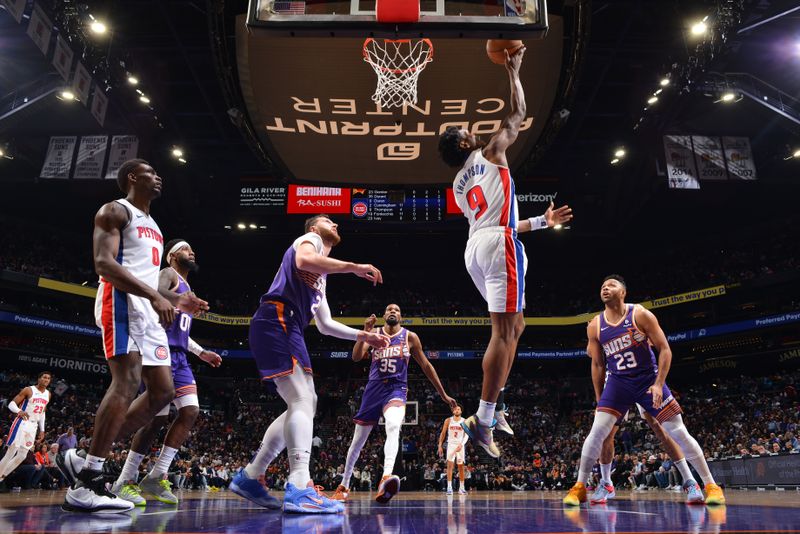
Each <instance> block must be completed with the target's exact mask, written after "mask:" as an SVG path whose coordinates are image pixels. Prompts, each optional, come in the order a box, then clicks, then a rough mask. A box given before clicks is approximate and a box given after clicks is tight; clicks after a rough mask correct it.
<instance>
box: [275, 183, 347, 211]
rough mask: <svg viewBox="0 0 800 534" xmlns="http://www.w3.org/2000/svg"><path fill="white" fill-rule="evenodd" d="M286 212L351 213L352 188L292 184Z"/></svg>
mask: <svg viewBox="0 0 800 534" xmlns="http://www.w3.org/2000/svg"><path fill="white" fill-rule="evenodd" d="M286 213H350V189H349V188H346V187H319V186H308V185H291V184H290V185H289V200H288V202H287V204H286Z"/></svg>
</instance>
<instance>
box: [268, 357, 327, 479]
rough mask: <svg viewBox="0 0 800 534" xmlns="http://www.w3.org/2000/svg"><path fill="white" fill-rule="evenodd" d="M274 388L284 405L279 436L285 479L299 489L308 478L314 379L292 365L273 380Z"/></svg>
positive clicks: (315, 401) (312, 421)
mask: <svg viewBox="0 0 800 534" xmlns="http://www.w3.org/2000/svg"><path fill="white" fill-rule="evenodd" d="M275 387H276V388H277V390H278V394H279V395H280V396H281V398H283V400H284V401H286V406H287V409H286V422H285V423H284V425H283V437H284V439H285V440H286V449H287V451H288V453H289V478H288V482H289V483H290V484H292V485H294V486H295V487H297V488H300V489H303V488H305V487H306V486H307V485H308V483H309V482H310V481H311V473H310V472H309V470H308V463H309V460H310V458H311V441H312V440H313V439H314V412H315V408H316V405H317V394H316V392H315V391H314V378H313V377H312V376H311V375H309V374H306V372H305V371H304V370H303V369H302V368H301V367H300V366H299V365H298V364H295V366H294V369H293V372H292V374H290V375H287V376H282V377H279V378H276V379H275Z"/></svg>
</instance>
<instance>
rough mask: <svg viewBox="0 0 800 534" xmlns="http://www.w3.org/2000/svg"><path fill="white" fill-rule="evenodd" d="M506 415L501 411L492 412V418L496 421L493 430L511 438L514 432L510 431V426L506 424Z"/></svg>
mask: <svg viewBox="0 0 800 534" xmlns="http://www.w3.org/2000/svg"><path fill="white" fill-rule="evenodd" d="M507 415H508V414H507V413H506V412H505V411H503V410H498V411H496V412H494V418H495V420H496V421H497V424H496V425H495V427H494V429H495V430H499V431H500V432H505V433H506V434H508V435H509V436H513V435H514V431H513V430H512V429H511V425H509V424H508V420H507V419H506V416H507Z"/></svg>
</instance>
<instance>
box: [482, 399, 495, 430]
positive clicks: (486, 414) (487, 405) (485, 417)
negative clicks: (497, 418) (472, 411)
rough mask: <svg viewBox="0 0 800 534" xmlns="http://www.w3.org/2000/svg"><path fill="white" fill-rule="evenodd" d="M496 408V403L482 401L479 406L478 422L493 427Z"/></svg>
mask: <svg viewBox="0 0 800 534" xmlns="http://www.w3.org/2000/svg"><path fill="white" fill-rule="evenodd" d="M496 406H497V405H496V403H494V402H486V401H485V400H483V399H481V403H480V405H478V422H479V423H480V424H482V425H484V426H491V424H492V421H494V409H495V407H496Z"/></svg>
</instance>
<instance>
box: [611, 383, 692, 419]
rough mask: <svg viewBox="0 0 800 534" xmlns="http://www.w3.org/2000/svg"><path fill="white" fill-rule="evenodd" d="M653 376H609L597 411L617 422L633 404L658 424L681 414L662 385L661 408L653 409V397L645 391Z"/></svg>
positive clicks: (670, 393) (674, 401)
mask: <svg viewBox="0 0 800 534" xmlns="http://www.w3.org/2000/svg"><path fill="white" fill-rule="evenodd" d="M654 380H655V375H650V374H645V375H641V376H620V375H615V374H611V375H610V376H609V377H608V380H607V381H606V386H605V388H604V389H603V394H602V395H601V396H600V402H599V403H597V410H598V411H600V412H606V413H610V414H611V415H613V416H614V417H616V418H617V420H619V419H620V418H621V417H623V416H624V415H625V412H627V411H628V408H630V407H631V406H632V405H633V404H635V403H636V404H640V405H641V406H642V408H644V410H645V411H646V412H647V413H649V414H650V415H652V416H653V417H654V418H655V419H656V420H657V421H658V422H659V423H661V422H662V421H666V420H668V419H670V418H672V417H674V416H675V415H677V414H679V413H681V412H682V410H681V407H680V405H679V404H678V401H676V400H675V397H673V396H672V392H671V391H670V390H669V388H668V387H667V385H666V384H664V392H663V400H662V401H661V406H660V407H658V408H655V407H653V396H652V395H651V394H650V393H649V392H648V391H647V390H648V389H650V386H652V385H653V381H654Z"/></svg>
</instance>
